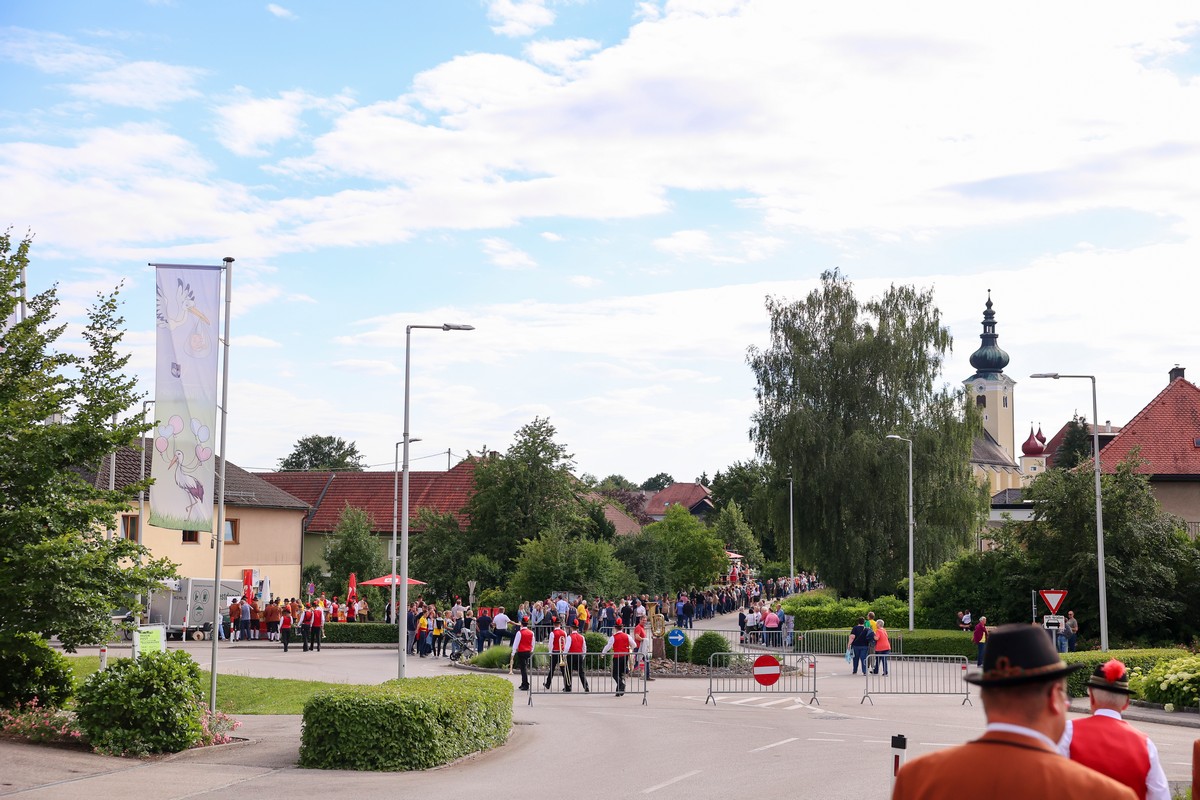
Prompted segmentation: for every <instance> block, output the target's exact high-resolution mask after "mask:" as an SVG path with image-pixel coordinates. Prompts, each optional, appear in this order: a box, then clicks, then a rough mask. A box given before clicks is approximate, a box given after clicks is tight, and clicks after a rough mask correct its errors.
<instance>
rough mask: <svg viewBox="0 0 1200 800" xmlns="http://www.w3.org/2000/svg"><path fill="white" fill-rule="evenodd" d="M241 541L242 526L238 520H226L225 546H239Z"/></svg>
mask: <svg viewBox="0 0 1200 800" xmlns="http://www.w3.org/2000/svg"><path fill="white" fill-rule="evenodd" d="M240 541H241V526H240V525H238V521H237V520H236V519H227V520H225V544H238V543H239V542H240Z"/></svg>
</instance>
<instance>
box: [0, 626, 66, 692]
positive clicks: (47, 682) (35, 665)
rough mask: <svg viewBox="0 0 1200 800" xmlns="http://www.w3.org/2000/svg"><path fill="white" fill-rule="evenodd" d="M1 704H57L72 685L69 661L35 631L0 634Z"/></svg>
mask: <svg viewBox="0 0 1200 800" xmlns="http://www.w3.org/2000/svg"><path fill="white" fill-rule="evenodd" d="M0 675H3V676H5V678H4V680H0V708H17V707H19V706H28V705H29V704H30V703H36V704H37V705H39V706H40V707H42V708H43V709H44V708H58V707H60V706H61V705H62V704H63V703H65V702H66V701H67V700H68V699H69V698H70V697H71V693H72V692H73V691H74V688H75V678H74V675H73V673H72V672H71V665H70V663H68V661H67V659H66V657H65V656H63V655H62V654H61V653H58V652H55V650H54V649H53V648H51V647H50V645H48V644H46V641H45V640H44V639H43V638H42V637H41V636H38V635H37V634H34V633H15V634H10V635H5V636H2V637H0Z"/></svg>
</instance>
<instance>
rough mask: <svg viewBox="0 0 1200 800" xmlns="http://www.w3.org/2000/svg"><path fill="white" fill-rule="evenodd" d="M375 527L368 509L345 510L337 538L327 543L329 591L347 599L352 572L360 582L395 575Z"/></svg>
mask: <svg viewBox="0 0 1200 800" xmlns="http://www.w3.org/2000/svg"><path fill="white" fill-rule="evenodd" d="M374 527H375V523H374V520H372V519H371V515H370V514H368V513H367V512H366V511H365V510H364V509H361V508H355V507H354V506H350V505H348V506H346V507H345V508H343V509H342V513H341V514H339V515H338V521H337V525H335V526H334V528H333V535H332V536H330V537H329V540H328V541H326V542H325V561H326V562H327V563H328V564H329V579H328V582H327V583H326V591H328V592H331V593H333V594H336V595H337V596H338V597H345V596H346V592H347V591H348V589H349V588H350V573H351V572H353V573H354V574H355V575H357V576H358V578H359V579H360V580H370V579H371V578H374V577H377V576H379V575H387V574H389V573H390V572H391V564H389V563H387V559H386V558H385V557H384V554H383V548H382V547H381V546H380V542H379V537H378V536H376V535H375V534H374V532H373V529H374ZM381 610H382V609H381Z"/></svg>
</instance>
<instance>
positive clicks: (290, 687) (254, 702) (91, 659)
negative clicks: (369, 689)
mask: <svg viewBox="0 0 1200 800" xmlns="http://www.w3.org/2000/svg"><path fill="white" fill-rule="evenodd" d="M67 660H68V661H69V662H70V663H71V669H72V670H74V672H75V682H76V684H79V683H82V682H83V681H84V680H85V679H86V678H87V676H89V675H91V674H92V673H93V672H95V671H96V670H98V669H100V658H99V657H98V656H68V657H67ZM200 674H201V675H202V676H203V685H204V697H205V701H206V702H207V699H208V691H209V687H210V686H211V681H212V678H211V676H210V674H209V673H208V672H207V671H206V670H201V671H200ZM332 685H334V684H329V683H322V682H321V681H296V680H287V679H284V678H250V677H246V676H244V675H217V709H218V710H219V711H224V712H225V713H226V714H297V715H298V714H302V713H303V712H304V703H305V701H306V700H308V698H309V697H311V696H312V695H313V694H314V693H315V692H317V691H318V690H320V689H327V688H329V687H330V686H332Z"/></svg>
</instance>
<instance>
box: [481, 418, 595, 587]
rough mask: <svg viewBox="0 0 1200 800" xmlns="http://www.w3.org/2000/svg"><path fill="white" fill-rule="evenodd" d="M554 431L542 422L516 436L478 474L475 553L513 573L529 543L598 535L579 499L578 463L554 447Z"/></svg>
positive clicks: (559, 446) (482, 461)
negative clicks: (548, 533)
mask: <svg viewBox="0 0 1200 800" xmlns="http://www.w3.org/2000/svg"><path fill="white" fill-rule="evenodd" d="M555 432H556V431H555V429H554V426H553V425H551V424H550V421H549V420H547V419H542V418H540V417H538V418H536V419H534V421H533V422H531V423H529V424H528V425H525V426H523V427H522V428H521V429H520V430H519V431H517V434H516V438H515V440H514V441H513V444H512V447H510V448H509V449H508V451H507V452H506V453H505V454H504V455H503V456H492V457H488V458H484V459H482V460H481V461H480V462H479V465H478V466H477V467H476V468H475V491H474V492H473V493H472V494H471V498H470V500H469V501H468V503H467V509H466V510H467V515H468V516H469V517H470V519H471V523H470V527H469V530H470V533H471V541H472V542H473V543H474V547H475V551H476V552H479V553H483V554H484V555H486V556H488V557H489V558H491V559H492V560H494V561H496V562H497V563H499V564H500V565H501V566H502V567H504V569H505V570H508V569H511V567H512V565H513V562H514V561H515V559H516V556H517V553H518V552H519V550H518V547H519V545H520V543H521V542H523V541H525V540H526V539H532V538H534V537H536V536H537V535H538V534H539V533H540V532H542V531H545V530H549V529H551V528H561V529H563V530H566V531H571V532H572V535H575V536H586V535H593V536H594V534H595V533H596V531H595V529H594V525H593V523H592V521H591V520H590V519H589V518H588V517H587V515H586V512H585V510H584V509H583V507H582V506H581V504H580V502H579V500H578V498H577V497H576V493H575V482H574V479H573V478H572V477H571V467H572V466H573V464H574V462H573V460H572V456H571V454H570V453H568V452H567V449H566V447H564V446H563V445H560V444H558V443H557V442H555V441H554V435H555Z"/></svg>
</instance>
